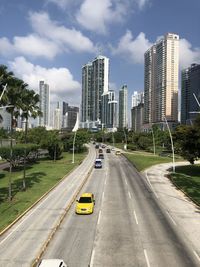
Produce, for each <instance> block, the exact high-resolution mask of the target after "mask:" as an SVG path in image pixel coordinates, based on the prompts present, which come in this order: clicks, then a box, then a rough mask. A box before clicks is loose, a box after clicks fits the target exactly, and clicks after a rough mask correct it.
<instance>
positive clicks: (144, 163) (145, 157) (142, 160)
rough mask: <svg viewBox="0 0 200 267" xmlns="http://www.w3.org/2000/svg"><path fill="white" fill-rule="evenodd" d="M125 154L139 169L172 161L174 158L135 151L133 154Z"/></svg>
mask: <svg viewBox="0 0 200 267" xmlns="http://www.w3.org/2000/svg"><path fill="white" fill-rule="evenodd" d="M124 156H125V157H126V158H127V159H128V160H129V161H131V162H132V163H133V165H134V166H135V167H136V169H137V170H138V171H143V170H144V169H146V168H148V167H151V166H152V165H156V164H160V163H167V162H172V158H169V157H159V156H154V155H153V154H148V153H145V152H144V153H141V152H134V153H132V154H128V153H124Z"/></svg>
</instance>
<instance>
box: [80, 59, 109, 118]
mask: <svg viewBox="0 0 200 267" xmlns="http://www.w3.org/2000/svg"><path fill="white" fill-rule="evenodd" d="M108 77H109V59H108V58H107V57H105V56H98V57H96V58H95V59H94V60H93V61H92V62H89V63H88V64H86V65H84V66H83V67H82V105H81V116H82V118H81V121H82V122H86V121H93V122H95V121H98V122H99V123H101V120H102V103H101V101H102V95H103V94H104V93H107V92H108Z"/></svg>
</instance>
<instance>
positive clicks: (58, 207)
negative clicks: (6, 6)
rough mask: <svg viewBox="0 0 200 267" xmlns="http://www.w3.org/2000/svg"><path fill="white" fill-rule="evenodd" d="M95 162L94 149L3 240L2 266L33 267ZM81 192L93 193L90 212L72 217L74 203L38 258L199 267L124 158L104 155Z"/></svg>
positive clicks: (114, 266)
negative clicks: (92, 210)
mask: <svg viewBox="0 0 200 267" xmlns="http://www.w3.org/2000/svg"><path fill="white" fill-rule="evenodd" d="M94 158H95V150H94V148H93V149H92V150H91V151H90V154H89V156H88V158H87V160H86V161H85V162H84V163H83V164H82V165H81V166H79V168H78V169H77V170H76V171H75V172H74V173H72V174H70V175H69V176H68V177H67V178H66V180H65V181H63V182H62V183H61V184H60V185H59V186H58V187H57V188H56V189H55V190H53V191H52V192H51V193H50V194H49V195H48V196H47V197H46V198H45V199H44V201H42V202H41V203H39V205H37V206H36V207H35V208H34V209H33V210H31V211H30V212H29V213H28V214H27V215H26V216H25V217H24V218H23V219H22V220H20V221H19V222H18V223H17V224H16V225H15V226H14V227H13V228H11V229H10V230H9V231H8V232H7V233H6V235H4V236H1V238H0V267H8V266H9V267H13V266H16V267H18V266H20V267H22V266H23V267H28V266H31V263H32V261H33V260H34V259H35V258H36V257H37V256H38V255H39V254H40V252H41V248H42V246H43V244H44V243H45V240H46V239H47V236H48V235H49V234H50V233H51V232H52V231H53V229H54V228H55V225H56V224H57V222H58V217H60V216H61V215H62V214H63V212H64V210H65V208H66V207H67V206H69V204H70V202H71V199H72V197H73V196H74V195H75V194H76V192H77V188H78V187H80V185H81V184H82V182H83V180H84V179H85V177H86V174H87V173H88V170H89V168H90V166H92V165H93V162H94ZM82 192H92V193H94V195H95V200H96V204H95V211H94V213H93V214H92V215H76V214H75V203H74V204H72V206H71V208H70V209H69V211H68V212H67V214H66V216H65V218H64V220H63V222H62V224H61V225H60V227H59V228H58V230H57V231H56V233H55V235H54V236H53V238H52V239H51V241H50V243H49V245H48V246H47V248H46V250H45V253H44V254H43V255H42V258H62V259H64V260H65V262H66V263H67V264H68V266H69V267H88V266H90V267H92V266H93V267H100V266H101V267H118V266H119V267H133V266H134V267H143V266H144V267H157V266H159V267H169V266H170V267H179V266H180V267H193V266H200V262H199V261H198V259H197V258H196V257H195V255H194V253H193V252H192V249H191V247H190V241H189V240H188V239H187V237H186V236H185V235H184V234H183V233H182V229H181V228H180V227H177V225H175V224H174V223H173V220H171V218H170V217H169V215H168V213H167V212H166V209H165V207H164V206H163V204H162V203H161V202H160V200H159V198H157V197H156V195H155V193H154V192H153V190H152V188H151V186H150V185H149V183H148V182H147V179H146V178H145V177H144V176H143V175H140V174H139V173H138V172H137V171H136V170H135V169H134V168H133V167H132V165H131V164H130V163H129V162H128V161H127V160H126V159H125V158H124V157H123V156H116V155H115V154H114V153H113V152H112V153H111V154H106V153H105V159H104V160H103V168H102V169H93V170H92V173H91V175H90V177H89V179H88V180H87V182H86V183H85V185H84V186H83V188H82V189H81V192H80V193H82ZM77 198H78V196H77Z"/></svg>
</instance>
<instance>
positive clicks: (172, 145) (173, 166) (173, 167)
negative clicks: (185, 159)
mask: <svg viewBox="0 0 200 267" xmlns="http://www.w3.org/2000/svg"><path fill="white" fill-rule="evenodd" d="M164 119H165V122H166V125H167V129H168V132H169V136H170V140H171V147H172V160H173V165H172V169H173V172H175V157H174V144H173V139H172V134H171V131H170V128H169V124H168V122H167V119H166V117H164Z"/></svg>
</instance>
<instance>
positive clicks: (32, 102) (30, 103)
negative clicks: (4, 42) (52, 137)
mask: <svg viewBox="0 0 200 267" xmlns="http://www.w3.org/2000/svg"><path fill="white" fill-rule="evenodd" d="M27 86H28V85H27V84H22V85H21V88H22V90H21V103H20V109H21V111H22V113H21V117H22V120H23V119H24V120H25V138H24V142H25V144H26V143H27V129H28V119H29V117H32V118H34V119H35V118H36V117H37V116H41V115H42V112H41V111H40V108H39V105H38V103H39V100H40V99H39V95H38V94H36V93H35V92H34V91H33V90H28V89H27ZM24 155H25V157H24V173H23V174H24V175H23V189H24V190H26V180H25V179H26V146H25V150H24Z"/></svg>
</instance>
